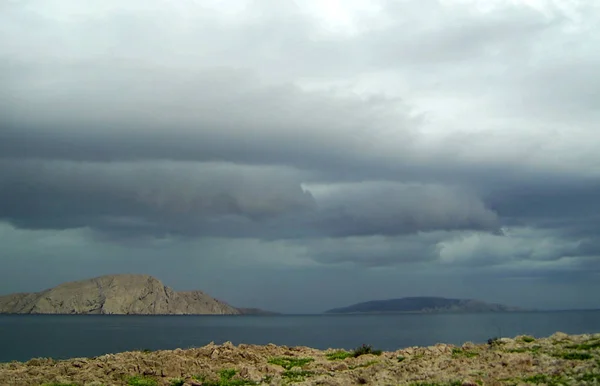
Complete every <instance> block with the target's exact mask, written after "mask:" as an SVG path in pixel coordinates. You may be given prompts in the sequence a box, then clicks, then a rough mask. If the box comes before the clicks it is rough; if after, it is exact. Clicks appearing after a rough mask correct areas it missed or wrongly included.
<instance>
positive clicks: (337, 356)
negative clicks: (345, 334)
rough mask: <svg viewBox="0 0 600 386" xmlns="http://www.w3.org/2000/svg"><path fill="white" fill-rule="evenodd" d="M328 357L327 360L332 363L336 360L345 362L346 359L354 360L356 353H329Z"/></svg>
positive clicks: (339, 351) (340, 351) (342, 351)
mask: <svg viewBox="0 0 600 386" xmlns="http://www.w3.org/2000/svg"><path fill="white" fill-rule="evenodd" d="M326 356H327V359H329V360H330V361H335V360H344V359H346V358H352V357H353V356H354V353H351V352H349V351H344V350H338V351H334V352H330V353H327V354H326Z"/></svg>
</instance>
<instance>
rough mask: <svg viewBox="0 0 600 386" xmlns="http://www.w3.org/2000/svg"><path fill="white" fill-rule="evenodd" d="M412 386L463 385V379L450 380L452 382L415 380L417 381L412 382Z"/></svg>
mask: <svg viewBox="0 0 600 386" xmlns="http://www.w3.org/2000/svg"><path fill="white" fill-rule="evenodd" d="M410 386H462V381H450V382H415V383H411V384H410Z"/></svg>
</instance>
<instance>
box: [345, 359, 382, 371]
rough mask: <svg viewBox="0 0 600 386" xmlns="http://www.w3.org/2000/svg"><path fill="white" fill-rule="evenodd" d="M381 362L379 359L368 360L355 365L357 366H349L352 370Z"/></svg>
mask: <svg viewBox="0 0 600 386" xmlns="http://www.w3.org/2000/svg"><path fill="white" fill-rule="evenodd" d="M377 363H379V361H368V362H365V363H361V364H359V365H355V366H348V368H349V369H350V370H354V369H359V368H363V367H369V366H373V365H374V364H377Z"/></svg>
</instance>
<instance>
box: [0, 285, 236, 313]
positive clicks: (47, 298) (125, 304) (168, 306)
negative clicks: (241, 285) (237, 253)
mask: <svg viewBox="0 0 600 386" xmlns="http://www.w3.org/2000/svg"><path fill="white" fill-rule="evenodd" d="M0 313H4V314H7V313H9V314H121V315H201V314H219V315H237V314H241V312H240V311H239V310H238V309H237V308H235V307H232V306H230V305H229V304H227V303H224V302H221V301H219V300H216V299H214V298H212V297H210V296H208V295H207V294H205V293H203V292H201V291H188V292H175V291H173V290H172V289H171V288H169V287H166V286H165V285H163V283H161V282H160V280H158V279H156V278H154V277H152V276H148V275H109V276H101V277H97V278H93V279H89V280H82V281H76V282H69V283H64V284H61V285H59V286H57V287H54V288H51V289H48V290H45V291H42V292H36V293H19V294H12V295H6V296H0Z"/></svg>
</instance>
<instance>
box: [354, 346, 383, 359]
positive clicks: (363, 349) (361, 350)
mask: <svg viewBox="0 0 600 386" xmlns="http://www.w3.org/2000/svg"><path fill="white" fill-rule="evenodd" d="M381 353H382V351H381V350H373V346H371V345H368V344H363V345H362V346H359V347H357V348H355V349H354V351H353V352H352V356H353V357H354V358H358V357H359V356H361V355H367V354H371V355H381Z"/></svg>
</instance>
